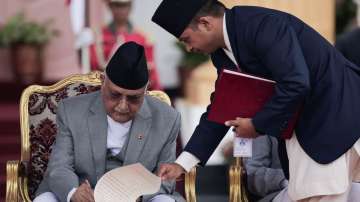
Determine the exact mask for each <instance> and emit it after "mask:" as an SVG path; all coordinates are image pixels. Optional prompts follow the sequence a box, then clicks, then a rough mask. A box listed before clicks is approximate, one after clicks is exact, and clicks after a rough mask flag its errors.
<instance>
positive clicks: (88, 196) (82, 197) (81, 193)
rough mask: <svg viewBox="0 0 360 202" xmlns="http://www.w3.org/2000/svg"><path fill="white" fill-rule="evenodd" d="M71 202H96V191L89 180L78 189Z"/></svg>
mask: <svg viewBox="0 0 360 202" xmlns="http://www.w3.org/2000/svg"><path fill="white" fill-rule="evenodd" d="M71 202H95V199H94V191H93V190H92V189H91V186H90V183H89V182H88V181H87V180H86V181H85V182H83V183H82V184H81V185H80V187H78V188H77V189H76V191H75V193H74V194H73V195H72V197H71Z"/></svg>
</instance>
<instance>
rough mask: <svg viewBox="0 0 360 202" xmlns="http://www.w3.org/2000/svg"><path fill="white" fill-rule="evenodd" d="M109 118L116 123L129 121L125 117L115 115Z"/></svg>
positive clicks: (127, 117) (128, 118)
mask: <svg viewBox="0 0 360 202" xmlns="http://www.w3.org/2000/svg"><path fill="white" fill-rule="evenodd" d="M111 118H112V119H113V120H114V121H116V122H118V123H126V122H128V121H130V120H131V118H130V117H129V116H127V115H115V116H113V117H111Z"/></svg>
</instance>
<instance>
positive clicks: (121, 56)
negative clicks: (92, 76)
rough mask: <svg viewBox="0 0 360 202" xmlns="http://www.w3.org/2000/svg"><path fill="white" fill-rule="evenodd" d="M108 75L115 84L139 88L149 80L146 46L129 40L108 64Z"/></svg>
mask: <svg viewBox="0 0 360 202" xmlns="http://www.w3.org/2000/svg"><path fill="white" fill-rule="evenodd" d="M105 71H106V75H107V77H108V78H109V79H110V81H111V82H113V83H114V84H115V85H117V86H119V87H121V88H125V89H129V90H137V89H140V88H142V87H144V86H145V85H146V84H147V82H148V80H149V72H148V68H147V64H146V59H145V51H144V47H143V46H141V45H139V44H137V43H135V42H127V43H124V44H123V45H121V46H120V47H119V48H118V49H117V50H116V52H115V54H114V55H113V56H112V57H111V59H110V61H109V63H108V65H107V66H106V70H105Z"/></svg>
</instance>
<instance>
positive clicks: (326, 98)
mask: <svg viewBox="0 0 360 202" xmlns="http://www.w3.org/2000/svg"><path fill="white" fill-rule="evenodd" d="M226 25H227V31H228V35H229V39H230V44H231V48H232V50H233V52H234V56H235V58H236V61H237V63H238V64H239V66H240V68H241V69H242V70H243V71H244V72H246V73H249V74H253V75H257V76H261V77H265V78H267V79H273V80H275V81H276V82H277V85H276V88H275V94H274V95H273V96H272V98H271V99H270V100H269V101H268V103H267V104H266V105H265V106H264V107H263V109H262V110H261V111H260V112H258V113H257V114H256V115H255V117H253V124H254V125H255V128H256V129H257V130H258V131H262V132H263V133H266V134H268V135H271V136H274V137H279V136H280V134H281V132H282V131H283V129H285V128H286V127H287V122H288V120H289V119H290V118H291V117H292V116H293V115H294V112H295V110H296V108H297V107H298V106H299V105H300V104H303V110H302V113H301V116H300V118H299V121H298V123H297V126H296V129H295V130H296V135H297V138H298V141H299V143H300V145H301V146H302V147H303V149H304V151H305V152H306V153H307V154H308V155H309V156H310V157H311V158H312V159H314V160H315V161H317V162H319V163H322V164H326V163H330V162H332V161H333V160H335V159H336V158H338V157H339V156H340V155H342V154H343V153H345V152H346V151H347V150H348V149H349V148H351V147H352V145H353V144H354V143H355V141H356V140H358V138H359V136H360V118H359V116H360V68H359V67H357V66H355V65H354V64H352V63H351V62H349V61H348V60H346V59H345V58H344V57H343V56H342V55H341V54H340V53H339V52H338V51H337V50H336V49H335V48H334V47H333V46H332V45H331V44H330V43H328V42H327V41H326V40H325V39H324V38H323V37H322V36H320V35H319V34H318V33H317V32H316V31H314V30H313V29H312V28H311V27H309V26H308V25H306V24H305V23H304V22H302V21H301V20H299V19H298V18H296V17H294V16H292V15H290V14H288V13H284V12H280V11H276V10H272V9H266V8H260V7H249V6H243V7H242V6H240V7H234V8H233V9H231V10H227V11H226ZM211 56H212V61H213V63H214V65H215V66H216V68H217V70H218V73H219V71H220V70H221V69H222V68H224V67H225V68H227V69H235V64H234V63H233V62H231V60H230V59H229V58H228V57H227V56H226V54H225V53H224V52H223V50H222V49H219V50H217V51H215V52H214V53H213V54H212V55H211ZM215 91H216V89H215ZM209 107H211V104H210V106H209ZM209 107H208V109H209ZM228 129H229V128H228V127H226V126H225V125H221V124H216V123H213V122H210V121H208V120H207V112H206V113H204V114H203V115H202V117H201V120H200V123H199V125H198V126H197V128H196V130H195V132H194V134H193V136H192V137H191V139H190V141H189V143H188V144H187V145H186V147H185V151H188V152H190V153H192V154H194V155H195V156H196V157H198V158H199V159H200V161H201V164H202V165H204V164H205V163H206V161H207V160H208V158H209V157H210V155H211V154H212V152H213V151H214V149H215V148H216V146H217V145H218V143H219V142H220V140H221V139H222V138H223V136H224V134H225V133H226V131H227V130H228Z"/></svg>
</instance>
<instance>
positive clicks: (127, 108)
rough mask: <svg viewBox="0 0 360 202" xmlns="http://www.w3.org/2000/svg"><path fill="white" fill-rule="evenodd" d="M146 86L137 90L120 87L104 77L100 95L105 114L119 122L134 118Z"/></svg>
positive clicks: (142, 99)
mask: <svg viewBox="0 0 360 202" xmlns="http://www.w3.org/2000/svg"><path fill="white" fill-rule="evenodd" d="M145 92H146V86H145V87H143V88H140V89H137V90H128V89H124V88H120V87H118V86H116V85H115V84H114V83H112V82H111V81H110V80H109V79H108V78H106V77H105V80H104V82H103V85H102V87H101V96H102V99H103V102H104V105H105V110H106V112H107V114H108V115H109V116H110V117H111V118H112V119H113V120H114V121H117V122H119V123H125V122H127V121H130V120H132V119H134V117H135V115H136V113H137V112H138V111H139V109H140V108H141V105H142V103H143V101H144V97H145Z"/></svg>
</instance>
